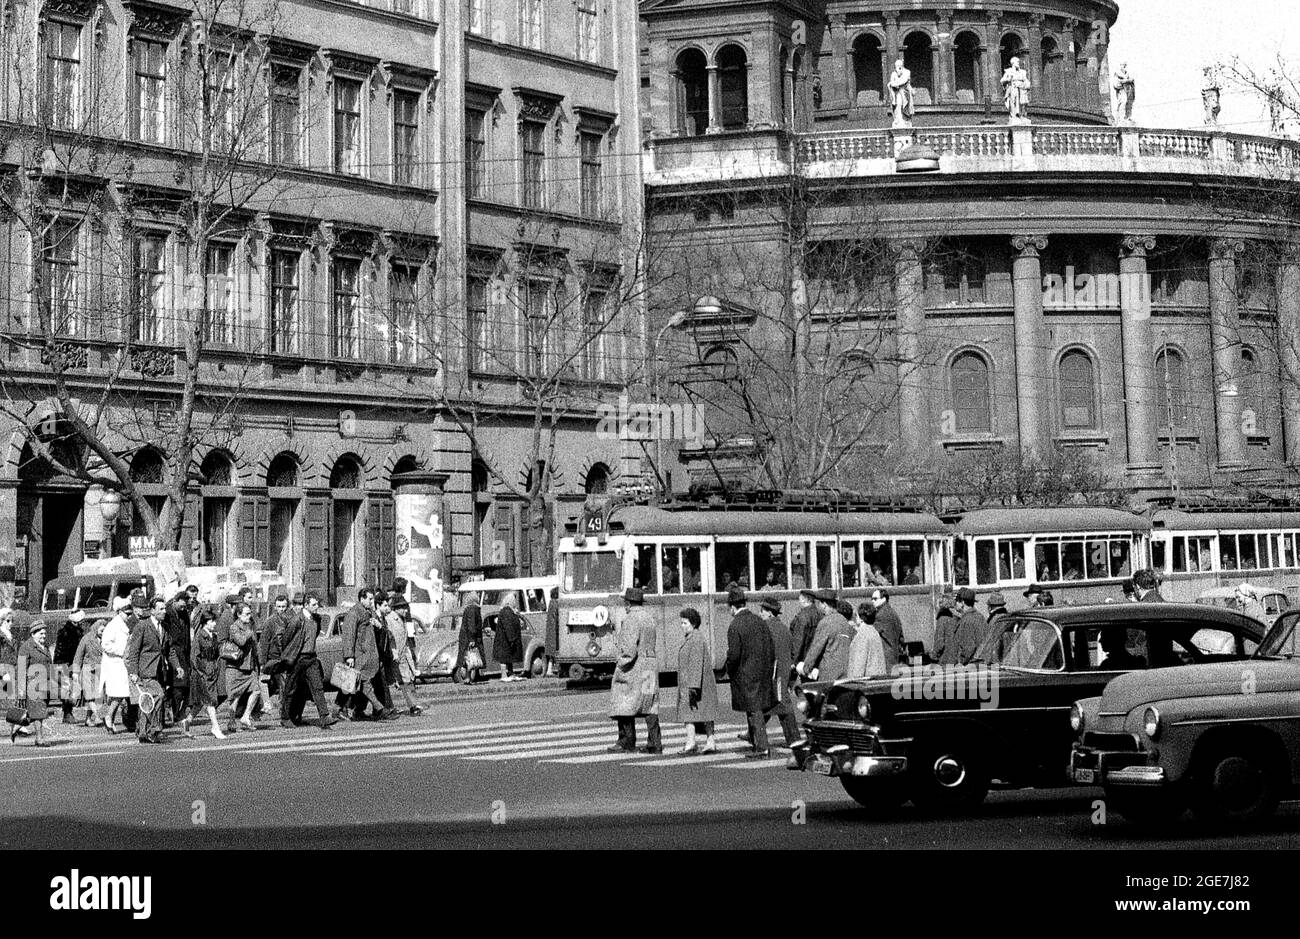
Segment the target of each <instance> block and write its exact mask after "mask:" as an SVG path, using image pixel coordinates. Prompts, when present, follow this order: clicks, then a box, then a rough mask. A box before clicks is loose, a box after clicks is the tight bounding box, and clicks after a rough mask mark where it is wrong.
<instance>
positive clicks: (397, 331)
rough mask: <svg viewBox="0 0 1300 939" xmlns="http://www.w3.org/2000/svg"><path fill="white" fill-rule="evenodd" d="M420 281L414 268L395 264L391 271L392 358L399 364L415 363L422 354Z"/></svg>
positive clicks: (389, 302)
mask: <svg viewBox="0 0 1300 939" xmlns="http://www.w3.org/2000/svg"><path fill="white" fill-rule="evenodd" d="M417 283H418V277H417V276H416V269H415V268H414V267H410V266H408V265H405V264H394V265H393V266H392V268H391V270H390V271H389V274H388V306H389V319H390V323H389V343H388V350H389V361H391V362H393V363H396V364H399V365H414V364H415V360H416V358H417V357H418V355H419V348H418V346H419V343H418V339H419V332H418V328H419V327H418V322H417V319H416V317H417V312H418V306H417V304H416V285H417Z"/></svg>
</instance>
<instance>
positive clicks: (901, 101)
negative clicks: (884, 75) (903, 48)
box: [889, 59, 916, 127]
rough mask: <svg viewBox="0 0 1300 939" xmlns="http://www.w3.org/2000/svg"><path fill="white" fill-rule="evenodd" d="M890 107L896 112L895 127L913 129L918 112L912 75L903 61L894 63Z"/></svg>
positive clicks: (890, 84) (890, 83) (890, 82)
mask: <svg viewBox="0 0 1300 939" xmlns="http://www.w3.org/2000/svg"><path fill="white" fill-rule="evenodd" d="M889 106H890V107H891V108H893V110H894V126H895V127H911V126H912V115H913V114H914V113H915V112H916V107H915V106H916V100H915V97H914V96H913V94H912V73H911V71H910V70H909V69H906V68H904V67H903V60H902V59H899V60H898V61H897V62H895V63H894V74H892V75H890V76H889Z"/></svg>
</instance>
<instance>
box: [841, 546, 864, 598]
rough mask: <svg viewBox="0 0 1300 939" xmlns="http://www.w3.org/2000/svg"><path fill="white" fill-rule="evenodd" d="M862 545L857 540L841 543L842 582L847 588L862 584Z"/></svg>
mask: <svg viewBox="0 0 1300 939" xmlns="http://www.w3.org/2000/svg"><path fill="white" fill-rule="evenodd" d="M861 547H862V546H861V545H859V544H858V543H857V542H856V541H851V542H850V541H846V542H844V543H843V544H841V545H840V584H841V585H843V586H844V587H845V588H849V587H861V586H862V563H861V555H860V551H861Z"/></svg>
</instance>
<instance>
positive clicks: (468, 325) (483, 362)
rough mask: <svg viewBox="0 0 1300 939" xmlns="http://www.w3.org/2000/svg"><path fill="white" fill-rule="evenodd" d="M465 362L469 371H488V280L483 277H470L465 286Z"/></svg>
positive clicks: (489, 351) (490, 347)
mask: <svg viewBox="0 0 1300 939" xmlns="http://www.w3.org/2000/svg"><path fill="white" fill-rule="evenodd" d="M465 316H466V322H465V338H466V343H465V345H466V350H465V351H466V360H467V361H466V364H467V365H468V367H469V370H470V371H471V372H486V371H489V368H488V362H489V361H490V356H491V355H492V346H491V341H492V337H491V335H490V332H489V312H488V282H487V278H485V277H471V278H469V280H468V281H467V283H466V286H465Z"/></svg>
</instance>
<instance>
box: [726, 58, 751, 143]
mask: <svg viewBox="0 0 1300 939" xmlns="http://www.w3.org/2000/svg"><path fill="white" fill-rule="evenodd" d="M718 87H719V90H720V93H721V95H722V128H723V130H742V129H744V127H745V125H747V124H748V123H749V60H748V57H747V56H746V55H745V50H744V49H742V48H740V46H723V47H722V48H721V49H719V50H718Z"/></svg>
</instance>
